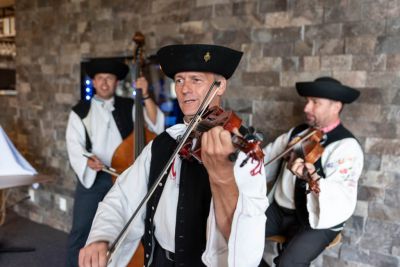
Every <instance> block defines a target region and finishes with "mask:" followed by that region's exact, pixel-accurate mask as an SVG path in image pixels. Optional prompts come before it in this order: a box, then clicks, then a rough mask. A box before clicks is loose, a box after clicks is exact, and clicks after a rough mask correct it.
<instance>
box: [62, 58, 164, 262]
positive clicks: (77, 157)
mask: <svg viewBox="0 0 400 267" xmlns="http://www.w3.org/2000/svg"><path fill="white" fill-rule="evenodd" d="M128 71H129V68H128V66H127V65H126V64H124V63H122V62H119V61H116V60H113V59H93V60H91V61H90V62H89V63H88V65H87V72H88V75H89V77H90V78H91V79H92V82H93V87H94V88H95V95H94V97H93V98H92V99H91V100H90V101H84V100H81V101H80V102H79V103H78V104H77V105H75V106H74V107H73V108H72V111H71V113H70V115H69V119H68V125H67V130H66V143H67V150H68V157H69V160H70V163H71V166H72V168H73V170H74V172H75V174H76V176H77V178H78V183H77V186H76V191H75V196H74V209H73V224H72V229H71V232H70V234H69V238H68V253H67V257H68V258H67V266H78V254H79V250H80V249H81V248H82V247H83V246H84V245H85V242H86V239H87V236H88V234H89V230H90V226H91V224H92V220H93V217H94V215H95V212H96V209H97V206H98V203H99V202H100V201H101V200H102V199H103V197H104V196H105V194H106V193H107V192H108V190H109V189H110V188H111V186H112V184H113V182H112V179H111V175H110V174H109V173H107V172H104V171H102V170H104V168H105V167H106V166H111V160H112V157H113V154H114V151H115V150H116V148H117V147H118V146H119V145H120V144H121V143H122V142H123V140H124V139H125V138H127V137H128V136H129V135H130V134H131V133H132V131H133V129H134V127H135V126H137V125H136V123H135V112H134V111H135V105H142V103H134V101H133V100H132V99H128V98H122V97H118V96H116V95H115V90H116V87H117V83H118V81H119V80H122V79H123V78H124V77H125V76H126V74H127V73H128ZM136 86H137V87H140V88H142V90H143V96H144V97H143V99H144V100H143V102H144V107H145V108H144V110H143V113H144V114H143V115H144V120H145V122H146V125H147V128H148V129H149V130H150V131H152V132H154V133H161V132H162V131H163V129H164V115H163V113H162V112H161V110H160V109H159V108H158V107H157V106H156V104H155V103H154V101H153V100H152V99H151V98H150V97H149V95H148V93H149V92H148V83H147V81H146V79H145V78H144V77H141V78H139V79H138V80H137V81H136ZM138 127H140V126H138ZM132 149H133V147H132ZM134 190H135V189H134V188H133V189H132V192H134Z"/></svg>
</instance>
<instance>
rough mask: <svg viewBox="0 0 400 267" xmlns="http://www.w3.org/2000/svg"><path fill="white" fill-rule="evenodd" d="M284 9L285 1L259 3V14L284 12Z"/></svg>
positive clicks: (274, 0)
mask: <svg viewBox="0 0 400 267" xmlns="http://www.w3.org/2000/svg"><path fill="white" fill-rule="evenodd" d="M286 9H287V1H282V0H268V1H259V12H260V13H272V12H277V11H286Z"/></svg>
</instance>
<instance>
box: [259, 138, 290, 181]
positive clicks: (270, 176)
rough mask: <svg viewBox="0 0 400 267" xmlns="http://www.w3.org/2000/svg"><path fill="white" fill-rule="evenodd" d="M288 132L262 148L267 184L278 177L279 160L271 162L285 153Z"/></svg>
mask: <svg viewBox="0 0 400 267" xmlns="http://www.w3.org/2000/svg"><path fill="white" fill-rule="evenodd" d="M289 137H290V132H289V133H285V134H282V135H280V136H279V137H278V138H276V139H275V140H274V141H273V142H271V143H269V144H268V145H267V146H265V147H264V148H263V152H264V164H267V163H268V165H267V166H265V177H266V179H267V183H268V182H271V181H273V180H274V179H276V177H277V176H278V172H279V169H278V168H279V166H280V162H281V160H275V161H273V162H272V160H273V159H274V158H275V157H276V156H278V155H279V154H281V153H282V152H284V151H285V148H286V147H287V145H288V143H289Z"/></svg>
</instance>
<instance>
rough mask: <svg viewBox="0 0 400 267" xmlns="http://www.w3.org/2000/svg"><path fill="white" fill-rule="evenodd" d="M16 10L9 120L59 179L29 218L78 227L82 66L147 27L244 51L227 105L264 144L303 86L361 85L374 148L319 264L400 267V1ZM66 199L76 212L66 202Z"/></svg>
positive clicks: (356, 112)
mask: <svg viewBox="0 0 400 267" xmlns="http://www.w3.org/2000/svg"><path fill="white" fill-rule="evenodd" d="M16 14H17V19H16V23H17V57H16V67H17V90H18V95H17V96H0V106H1V111H2V112H1V113H0V124H1V125H2V127H3V128H4V129H5V130H6V131H7V132H8V134H9V135H10V138H11V139H12V140H13V141H14V142H15V144H16V146H17V147H18V148H19V149H20V150H21V151H22V152H23V154H24V155H25V156H26V157H27V159H28V160H29V161H30V162H31V163H32V164H33V165H34V166H35V167H36V168H37V169H38V170H39V171H40V172H42V173H48V174H51V175H52V176H53V177H54V179H55V181H54V182H53V183H49V184H45V185H43V186H42V187H41V188H39V189H38V190H36V191H35V194H36V198H35V201H34V202H28V203H25V204H23V205H19V206H18V207H17V208H16V209H17V211H18V212H19V213H20V214H22V215H24V216H27V217H30V218H31V219H33V220H35V221H38V222H43V223H46V224H49V225H52V226H53V227H55V228H58V229H62V230H65V231H68V230H69V228H70V223H71V209H72V204H73V201H72V197H73V190H74V186H75V181H74V174H73V172H72V170H71V168H70V167H69V163H68V159H67V153H66V149H65V141H64V135H65V127H66V122H67V116H68V112H69V110H70V108H71V106H72V105H73V104H74V103H75V102H76V101H77V100H78V99H79V98H80V91H79V71H80V69H79V68H80V65H79V62H80V60H81V59H82V58H84V57H94V56H122V55H127V54H129V53H130V52H129V51H131V50H130V49H131V47H130V46H131V44H130V42H131V37H132V35H133V33H134V32H135V31H137V30H140V31H142V32H143V33H144V34H145V36H146V38H147V43H146V49H147V52H148V53H153V52H155V51H156V50H157V48H158V47H160V46H162V45H165V44H171V43H216V44H221V45H228V46H230V47H232V48H236V49H240V50H242V51H244V52H245V55H244V58H243V59H242V61H241V63H240V65H239V68H238V70H237V71H236V73H235V75H234V77H233V78H232V80H231V85H230V86H231V87H230V89H229V91H228V93H227V97H226V101H225V106H226V107H229V108H231V109H233V110H235V111H236V112H238V113H239V114H240V115H241V116H242V117H243V118H245V120H246V121H247V122H249V123H251V124H252V125H254V126H255V127H257V128H258V129H260V130H262V132H263V133H264V134H265V139H266V142H268V141H269V140H272V139H273V138H274V137H276V136H277V135H278V134H280V133H282V132H283V131H286V130H287V129H289V128H290V127H291V126H292V125H294V124H296V123H298V122H300V121H301V119H302V116H301V113H302V104H303V102H302V100H301V99H300V98H299V97H298V96H297V95H296V94H295V91H294V87H293V86H294V84H295V82H296V81H305V80H312V79H314V78H316V77H318V76H321V75H331V76H333V77H335V78H337V79H339V80H341V81H342V82H344V83H346V84H348V85H350V86H354V87H357V88H359V89H360V90H361V92H362V95H361V97H360V99H359V100H358V101H357V102H356V103H355V104H352V105H350V106H346V107H345V109H344V111H343V114H342V115H343V121H344V123H345V125H347V126H348V128H350V130H352V131H353V133H354V134H355V135H356V136H358V137H359V140H360V142H361V144H362V146H363V148H364V151H365V153H366V159H365V169H364V172H363V175H362V178H361V180H360V184H359V197H358V205H357V209H356V212H355V215H354V216H353V217H352V218H351V219H350V220H349V222H348V223H347V226H346V228H345V231H344V238H343V242H342V243H341V245H338V246H336V247H334V248H332V249H329V250H327V251H326V252H325V253H324V255H323V256H321V257H319V258H318V259H317V260H316V262H315V264H314V265H315V266H357V267H358V266H399V265H400V210H399V208H398V206H397V205H398V203H399V202H400V169H399V167H398V166H399V165H398V164H400V157H399V156H400V127H399V126H398V125H399V122H400V104H399V103H400V101H399V100H400V89H399V87H400V46H399V45H398V44H399V42H400V30H399V29H400V19H398V17H399V15H400V2H399V1H398V0H341V1H333V0H325V1H322V0H297V1H295V0H268V1H266V0H248V1H245V0H243V1H242V0H203V1H201V0H147V1H122V0H113V1H106V0H89V1H83V0H70V1H61V0H55V1H43V0H19V1H17V2H16ZM26 191H27V189H21V190H17V191H16V192H17V194H21V195H22V194H24V193H25V192H26ZM60 197H63V198H66V199H67V208H68V210H67V212H63V211H60V209H59V208H58V207H59V205H58V204H59V200H60ZM269 247H271V248H272V244H269Z"/></svg>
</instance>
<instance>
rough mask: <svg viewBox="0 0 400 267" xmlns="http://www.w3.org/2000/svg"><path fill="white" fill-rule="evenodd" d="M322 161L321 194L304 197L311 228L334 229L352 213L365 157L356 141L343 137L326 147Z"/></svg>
mask: <svg viewBox="0 0 400 267" xmlns="http://www.w3.org/2000/svg"><path fill="white" fill-rule="evenodd" d="M321 160H322V167H323V170H324V173H325V178H321V179H320V180H319V186H320V189H321V192H320V193H319V195H316V194H314V193H310V194H308V196H307V209H308V212H309V222H310V225H311V227H312V228H314V229H325V228H331V227H334V226H336V225H338V224H340V223H342V222H344V221H346V220H347V219H348V218H349V217H350V216H351V215H352V214H353V212H354V209H355V207H356V203H357V184H358V179H359V178H360V176H361V172H362V168H363V163H364V155H363V151H362V149H361V147H360V145H359V143H358V142H357V140H355V139H354V138H346V139H343V140H340V141H337V142H334V143H332V144H330V145H328V146H327V147H326V148H325V151H324V153H323V154H322V159H321Z"/></svg>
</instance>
